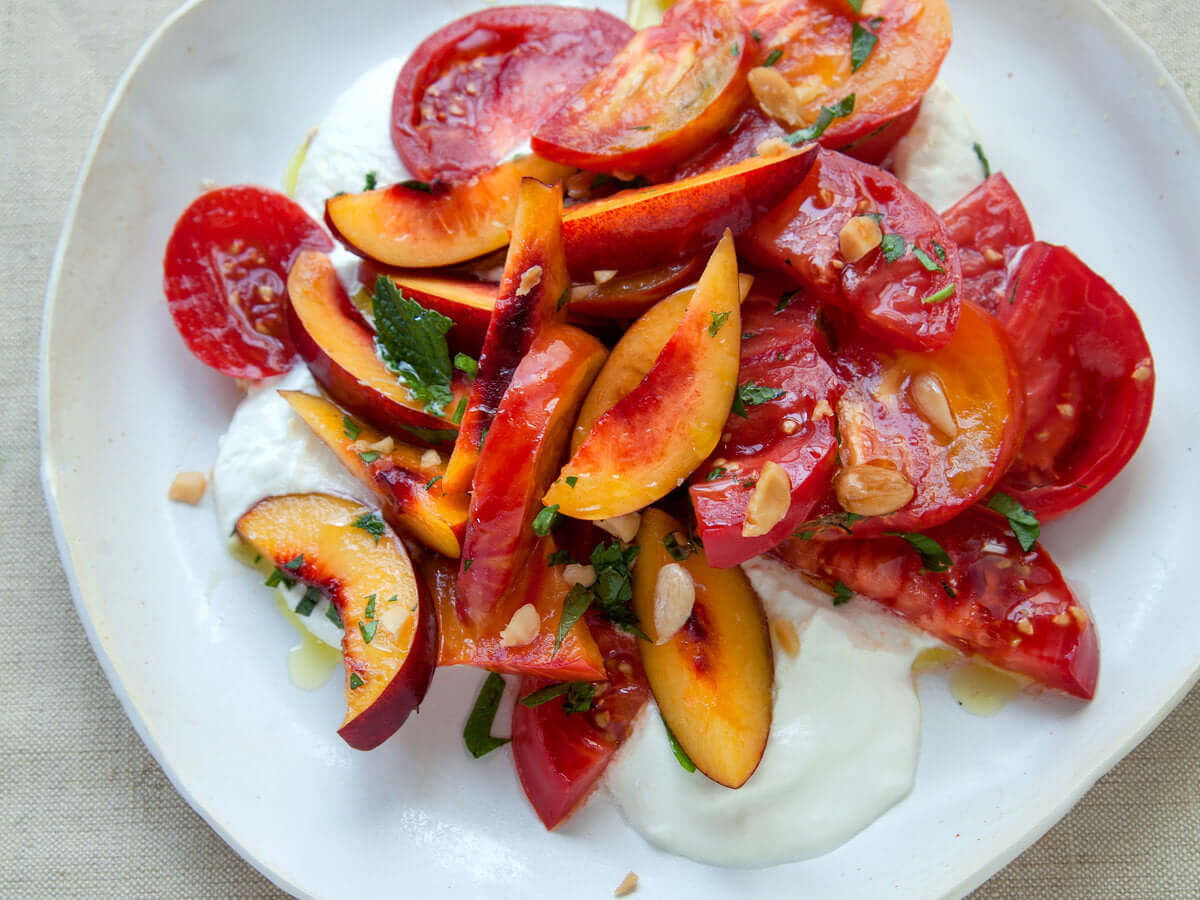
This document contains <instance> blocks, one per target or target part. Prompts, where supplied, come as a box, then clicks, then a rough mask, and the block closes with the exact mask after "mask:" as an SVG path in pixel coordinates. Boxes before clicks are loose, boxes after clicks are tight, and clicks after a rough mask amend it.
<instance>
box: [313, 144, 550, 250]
mask: <svg viewBox="0 0 1200 900" xmlns="http://www.w3.org/2000/svg"><path fill="white" fill-rule="evenodd" d="M570 171H571V170H570V169H569V168H566V167H564V166H560V165H558V164H557V163H552V162H549V161H547V160H544V159H542V158H541V157H539V156H536V155H534V154H530V155H528V156H522V157H518V158H517V159H515V160H513V161H512V162H509V163H504V164H503V165H499V166H497V167H496V168H494V169H492V170H491V171H488V172H485V173H484V174H482V175H480V176H479V177H477V178H474V179H472V180H471V181H466V182H462V183H460V184H455V185H441V184H434V185H419V186H412V184H411V183H409V182H402V183H401V184H394V185H392V186H391V187H387V188H381V189H379V190H375V191H364V192H363V193H361V194H342V195H341V196H340V197H330V198H329V199H328V200H326V201H325V222H326V224H328V225H329V230H330V231H332V232H333V234H334V236H335V237H337V238H338V239H340V240H341V241H342V242H343V243H345V244H346V245H347V246H348V247H349V249H350V250H352V251H353V252H355V253H357V254H358V255H359V256H364V257H367V258H368V259H375V260H378V261H379V262H381V263H384V264H385V265H389V266H402V267H404V268H409V269H419V268H424V267H435V266H450V265H454V264H455V263H460V262H465V261H466V260H468V259H474V258H475V257H477V256H482V255H483V254H485V253H491V252H492V251H493V250H499V249H500V248H501V247H503V246H504V245H505V244H507V243H508V230H509V228H510V227H511V226H512V224H513V217H514V216H515V215H516V211H517V192H518V187H519V186H520V184H521V179H522V178H537V179H538V180H540V181H544V182H546V183H548V184H549V183H553V182H556V181H559V180H560V179H562V178H563V177H565V176H566V175H567V174H569V173H570Z"/></svg>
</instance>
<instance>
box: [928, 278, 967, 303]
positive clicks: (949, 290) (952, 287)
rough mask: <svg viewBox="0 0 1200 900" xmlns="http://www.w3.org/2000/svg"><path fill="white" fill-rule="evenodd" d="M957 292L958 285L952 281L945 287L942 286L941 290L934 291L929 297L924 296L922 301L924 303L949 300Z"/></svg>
mask: <svg viewBox="0 0 1200 900" xmlns="http://www.w3.org/2000/svg"><path fill="white" fill-rule="evenodd" d="M956 293H958V285H957V284H955V283H954V282H953V281H952V282H950V283H949V284H948V285H946V286H945V287H944V288H942V289H941V290H940V291H934V292H933V293H932V294H930V295H929V296H928V297H922V298H921V302H922V303H942V302H944V301H946V300H949V299H950V298H951V297H953V296H954V295H955V294H956Z"/></svg>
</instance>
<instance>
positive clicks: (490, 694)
mask: <svg viewBox="0 0 1200 900" xmlns="http://www.w3.org/2000/svg"><path fill="white" fill-rule="evenodd" d="M502 696H504V679H503V678H501V677H500V676H499V675H497V674H496V673H495V672H492V673H491V674H490V675H488V677H487V678H485V679H484V681H483V686H482V687H481V688H480V689H479V696H478V697H476V698H475V705H474V706H473V707H472V708H471V714H470V715H469V716H467V724H466V725H465V726H463V743H465V744H466V745H467V752H468V753H470V754H471V755H472V756H473V757H475V758H476V759H479V758H480V757H481V756H487V755H488V754H489V753H491V752H492V751H493V750H495V749H496V748H497V747H503V746H504V745H505V744H507V743H508V740H509V739H508V738H498V737H492V723H493V722H494V721H496V710H497V709H498V708H499V706H500V698H501V697H502Z"/></svg>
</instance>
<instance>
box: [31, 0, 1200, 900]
mask: <svg viewBox="0 0 1200 900" xmlns="http://www.w3.org/2000/svg"><path fill="white" fill-rule="evenodd" d="M208 2H209V0H185V2H184V3H183V4H181V5H180V6H179V7H178V8H177V9H175V10H174V11H173V12H171V13H169V14H168V15H167V16H166V17H165V18H164V19H163V20H162V22H160V23H159V25H158V26H157V27H156V28H155V29H154V30H153V31H152V32H151V33H150V34H149V36H147V37H146V39H145V40H144V41H143V42H142V44H141V46H140V47H139V48H138V50H137V52H136V53H135V54H134V55H133V57H132V58H131V59H130V61H129V63H128V64H127V65H126V66H125V68H124V70H123V71H122V73H121V75H120V77H119V79H118V80H117V83H116V85H115V86H114V87H113V90H112V93H111V94H110V95H109V98H108V101H107V102H106V104H105V107H104V109H103V111H102V112H101V114H100V118H99V121H98V122H97V124H96V127H95V129H94V130H93V132H92V136H91V139H90V141H89V144H88V148H87V151H86V152H85V154H84V157H83V160H82V162H81V163H80V169H79V173H78V175H77V176H76V180H75V184H74V186H73V188H72V191H71V197H70V200H69V202H68V204H67V209H66V213H65V215H64V218H63V225H62V228H61V230H60V232H59V237H58V241H57V243H56V247H55V251H54V255H53V257H52V259H51V264H50V273H49V276H48V280H47V287H46V293H45V299H44V302H43V308H42V321H41V334H40V340H39V343H38V385H37V398H38V441H39V448H40V465H39V480H40V482H41V486H42V493H43V499H44V500H45V503H46V507H47V512H48V514H49V519H50V526H51V531H52V533H53V535H54V541H55V546H56V549H57V551H58V556H59V559H60V561H61V563H62V567H63V573H64V575H65V577H66V580H67V584H68V587H69V589H70V592H71V598H72V601H73V603H74V606H75V611H76V614H77V615H78V617H79V620H80V624H81V625H82V626H83V630H84V633H85V634H86V635H87V638H88V643H89V644H90V645H91V648H92V652H93V653H94V654H95V656H96V659H97V661H98V662H99V664H100V668H101V670H102V671H103V672H104V675H105V678H106V679H107V681H108V684H109V687H110V689H111V690H112V691H113V693H114V695H115V696H116V698H117V700H118V701H119V702H120V704H121V707H122V709H123V711H124V713H125V716H126V718H127V719H128V720H129V722H130V724H132V726H133V728H134V731H135V732H136V733H137V735H138V737H139V738H140V739H141V741H142V744H143V745H144V746H145V748H146V749H147V751H149V753H150V754H151V756H153V757H154V760H155V762H156V763H158V765H159V767H160V768H161V769H162V771H163V774H164V775H166V777H167V779H168V780H169V781H170V782H171V785H172V787H173V788H174V789H175V790H176V792H177V793H178V794H179V795H180V797H182V798H183V799H184V801H185V802H186V803H187V804H188V806H189V807H191V809H192V810H193V811H194V812H195V813H196V814H197V815H199V816H200V817H201V818H202V819H203V820H204V821H205V823H206V824H207V825H208V826H209V827H210V828H212V829H213V831H215V832H216V833H217V835H218V836H219V837H220V838H221V839H222V840H223V841H224V842H225V843H226V844H227V845H228V846H229V847H230V848H231V849H232V850H233V851H234V852H235V853H237V854H238V856H239V857H241V858H242V859H243V860H245V861H246V862H247V863H248V864H249V865H251V866H252V867H253V868H254V869H255V870H256V871H258V872H259V873H260V874H261V875H263V876H264V877H265V878H267V879H268V880H269V881H270V882H271V883H272V884H274V885H275V886H276V887H278V888H280V889H281V890H284V891H286V892H288V893H289V894H292V895H293V896H304V897H307V896H311V895H310V894H309V893H308V892H306V891H304V890H303V889H302V888H300V887H299V886H297V885H295V884H294V883H293V882H291V881H290V880H289V879H288V878H287V877H286V875H285V874H284V872H283V871H282V870H280V871H276V870H274V869H271V868H268V867H267V865H266V863H265V862H264V861H262V860H260V859H258V858H257V857H256V856H255V855H254V854H253V853H251V852H250V851H249V850H248V848H247V847H246V846H245V845H244V844H243V843H242V842H241V841H240V840H239V839H238V838H237V837H236V836H235V835H234V834H233V832H232V831H231V830H230V829H229V828H227V827H226V826H225V825H224V823H222V822H221V821H220V820H218V819H217V818H216V817H215V814H214V813H212V812H211V811H210V810H209V809H208V808H207V807H206V806H205V805H204V804H202V803H201V802H200V801H199V800H198V799H197V797H196V796H195V794H194V793H193V792H192V791H191V790H190V789H189V788H188V786H187V785H186V784H185V783H184V782H183V779H182V776H181V775H180V773H179V772H178V771H176V769H175V767H174V766H173V765H172V763H171V760H170V759H169V758H168V757H167V755H166V754H165V752H164V751H163V748H162V747H161V746H160V744H159V742H158V741H157V740H156V739H155V737H154V736H153V734H152V732H151V729H150V727H149V723H148V721H147V719H146V718H145V716H144V715H143V713H142V711H141V709H140V708H139V707H138V706H137V704H136V703H135V702H134V700H133V698H132V696H131V695H130V693H129V692H128V691H127V690H126V689H125V686H124V683H123V682H122V680H121V679H120V677H119V676H118V674H117V671H116V666H115V664H114V662H113V659H112V657H111V654H110V652H109V647H108V644H107V643H106V641H105V640H104V639H103V638H102V637H101V636H100V634H99V632H98V630H97V627H96V623H95V621H94V619H93V617H92V614H91V608H90V605H89V603H88V601H87V599H86V598H85V597H84V596H83V592H82V591H81V589H80V586H79V581H78V578H77V576H76V573H75V569H74V565H73V563H72V555H71V546H70V544H69V542H68V540H67V536H66V533H65V531H64V529H63V525H62V521H61V514H60V511H59V507H58V503H57V495H56V491H55V483H54V479H53V468H54V466H53V458H54V448H53V447H51V445H50V436H49V398H50V380H51V377H52V375H51V372H50V366H49V351H50V346H51V343H52V337H53V328H52V326H53V321H52V320H53V318H54V316H53V314H54V311H55V307H56V304H57V301H58V293H59V288H60V280H61V275H62V268H63V261H64V259H65V258H66V253H67V249H68V246H69V244H70V243H71V238H72V234H73V232H74V228H75V224H76V217H77V214H78V211H79V205H80V200H81V198H82V195H83V191H84V187H85V186H86V184H87V182H88V180H89V177H90V175H91V174H92V169H93V166H94V164H95V161H96V156H97V154H98V152H99V149H100V146H101V144H102V143H103V141H104V138H105V135H106V134H107V132H108V129H109V126H110V124H111V121H112V118H113V116H114V115H115V113H116V110H117V108H118V107H119V106H120V104H121V103H122V101H123V100H124V99H125V97H126V94H127V93H128V89H129V85H130V83H131V81H132V80H133V77H134V75H135V74H136V73H137V72H138V70H139V69H140V67H141V65H142V63H143V61H144V60H145V58H146V57H147V56H148V55H149V54H150V52H151V51H152V50H153V49H154V48H155V46H156V45H157V44H158V43H159V41H161V40H162V39H163V37H164V36H165V35H166V34H167V33H168V32H169V31H170V30H171V29H173V28H174V27H175V26H176V25H178V24H179V22H180V21H181V20H183V19H184V18H186V17H187V16H188V15H189V14H190V13H191V12H192V11H193V10H195V9H196V8H197V7H199V6H201V5H203V4H205V3H208ZM550 2H554V0H550ZM1068 2H1076V3H1082V4H1084V5H1086V6H1089V7H1092V8H1093V9H1094V10H1095V11H1098V12H1099V13H1100V16H1101V19H1102V23H1103V25H1104V26H1105V27H1106V29H1107V33H1106V37H1109V38H1112V39H1113V40H1115V41H1117V42H1118V43H1119V44H1123V48H1124V49H1125V50H1127V51H1130V55H1131V56H1132V57H1133V58H1134V59H1135V60H1136V61H1137V62H1138V63H1140V64H1142V65H1148V66H1149V68H1150V69H1151V70H1152V71H1153V72H1154V73H1155V74H1156V75H1157V76H1158V78H1159V79H1160V87H1161V88H1162V89H1163V91H1164V98H1165V99H1166V101H1167V104H1168V105H1169V106H1170V108H1171V109H1172V111H1174V112H1175V113H1176V114H1177V115H1179V117H1180V120H1181V125H1182V127H1183V128H1184V129H1185V130H1187V131H1189V132H1191V134H1192V136H1193V137H1194V138H1196V139H1197V140H1198V141H1200V115H1198V112H1197V110H1196V109H1195V108H1194V107H1193V106H1192V104H1191V103H1190V101H1189V100H1188V98H1187V95H1186V94H1185V93H1184V91H1183V88H1182V87H1181V86H1180V84H1179V82H1178V81H1177V80H1176V79H1175V77H1174V76H1173V75H1172V74H1171V72H1170V71H1168V70H1167V68H1166V66H1165V65H1164V64H1163V62H1162V60H1161V59H1160V58H1159V56H1158V54H1157V53H1156V52H1155V50H1154V49H1153V48H1152V47H1151V46H1150V45H1149V43H1147V42H1146V40H1145V39H1144V38H1142V37H1141V35H1139V34H1138V33H1137V32H1136V31H1134V30H1133V28H1132V27H1131V26H1130V25H1128V24H1127V23H1126V22H1125V21H1123V20H1122V19H1120V18H1119V17H1118V16H1117V14H1116V13H1115V12H1114V11H1113V10H1112V9H1111V8H1110V7H1109V6H1108V4H1107V3H1105V2H1104V0H1068ZM1198 683H1200V658H1197V660H1196V662H1195V664H1194V665H1193V667H1192V669H1191V671H1190V672H1185V673H1184V674H1183V676H1182V677H1181V678H1180V679H1179V681H1178V683H1177V684H1176V685H1175V686H1174V689H1173V691H1172V692H1171V694H1170V695H1169V697H1168V698H1167V699H1166V700H1165V701H1164V702H1163V703H1161V704H1159V706H1157V707H1156V708H1155V709H1154V710H1152V711H1151V712H1150V713H1149V714H1148V715H1145V716H1143V717H1141V719H1140V721H1139V722H1138V724H1137V727H1136V728H1134V729H1132V730H1130V731H1129V732H1128V733H1127V734H1126V736H1125V737H1124V738H1123V739H1122V740H1120V741H1118V742H1116V743H1115V744H1114V746H1113V749H1112V751H1111V752H1110V753H1108V754H1106V755H1105V757H1104V758H1103V759H1102V760H1101V761H1099V762H1098V763H1097V764H1096V765H1095V766H1094V767H1093V768H1092V769H1090V770H1088V771H1087V772H1082V773H1080V774H1079V776H1078V777H1077V778H1076V779H1075V780H1074V781H1073V782H1072V784H1071V786H1070V789H1069V790H1067V791H1065V792H1064V793H1063V794H1062V795H1060V796H1061V799H1060V801H1059V802H1057V803H1055V804H1054V805H1053V806H1052V807H1051V808H1050V809H1049V810H1047V812H1046V813H1045V814H1044V815H1043V816H1042V817H1041V818H1040V819H1038V821H1037V822H1036V823H1034V824H1032V825H1030V826H1029V827H1028V828H1027V830H1026V831H1025V833H1024V834H1023V835H1022V837H1021V838H1020V839H1018V840H1016V841H1014V842H1013V843H1011V844H1010V845H1009V846H1008V847H1007V848H1006V849H1005V850H1004V851H1002V852H1000V853H997V854H995V855H994V856H992V857H991V858H990V859H989V860H988V861H987V862H985V863H984V864H983V865H981V866H980V867H979V868H978V869H976V870H975V872H973V873H972V874H971V875H970V876H968V877H966V878H963V879H960V880H958V881H957V883H955V884H952V885H947V886H946V888H945V890H944V892H943V893H942V895H941V896H944V897H956V896H963V895H965V894H967V893H969V892H970V891H972V890H974V889H976V888H977V887H979V886H980V885H982V884H983V883H984V882H986V881H987V880H988V879H990V878H991V877H992V876H993V875H995V874H996V873H997V872H999V871H1000V870H1001V869H1003V868H1004V867H1005V866H1007V865H1008V864H1009V863H1011V862H1012V861H1013V860H1014V859H1016V858H1017V857H1018V856H1020V855H1021V854H1022V853H1024V852H1025V851H1026V850H1027V849H1029V847H1031V846H1032V845H1033V844H1034V843H1036V842H1037V841H1038V840H1040V839H1041V837H1043V836H1044V835H1045V834H1046V832H1048V831H1049V830H1050V828H1052V827H1053V826H1054V825H1055V824H1057V823H1058V822H1059V821H1061V820H1062V819H1063V817H1064V816H1065V815H1066V814H1067V813H1068V812H1070V810H1071V809H1072V808H1073V807H1074V806H1075V805H1076V804H1077V803H1078V802H1079V800H1080V799H1081V798H1082V797H1083V795H1084V794H1086V793H1087V792H1088V791H1089V790H1090V789H1091V788H1092V787H1093V786H1094V785H1095V784H1096V782H1097V781H1098V780H1099V779H1100V778H1102V777H1103V776H1104V775H1105V774H1107V773H1108V772H1109V771H1111V770H1112V768H1113V767H1114V766H1115V765H1116V764H1117V763H1118V762H1120V761H1121V760H1122V759H1124V758H1125V757H1126V756H1127V755H1128V754H1129V753H1130V752H1131V751H1132V750H1133V749H1134V748H1135V747H1137V746H1138V745H1139V744H1140V743H1141V742H1142V741H1143V740H1145V739H1146V738H1147V737H1148V736H1149V734H1150V733H1151V732H1152V731H1153V730H1154V729H1155V728H1157V727H1158V725H1159V724H1161V723H1162V721H1163V720H1164V719H1165V718H1166V717H1167V716H1168V715H1169V714H1170V713H1171V712H1172V711H1173V710H1174V709H1175V708H1176V707H1177V706H1178V705H1179V704H1180V702H1182V700H1183V699H1184V697H1185V696H1186V695H1187V694H1188V693H1189V692H1190V691H1191V689H1192V688H1193V687H1195V686H1196V685H1197V684H1198ZM868 827H869V826H868Z"/></svg>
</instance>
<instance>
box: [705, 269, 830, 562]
mask: <svg viewBox="0 0 1200 900" xmlns="http://www.w3.org/2000/svg"><path fill="white" fill-rule="evenodd" d="M792 293H794V292H792ZM789 300H792V298H790V297H788V296H787V294H784V295H783V299H780V298H779V297H766V296H763V295H761V294H758V292H757V291H756V292H755V293H752V294H751V296H750V297H748V298H747V299H746V301H745V302H744V303H743V304H742V331H743V335H742V361H741V370H740V373H739V375H738V381H739V382H740V383H741V385H743V387H744V386H747V385H753V386H754V387H755V388H757V389H759V390H758V393H757V398H759V399H763V402H758V403H755V402H750V403H749V404H748V405H747V404H745V402H743V405H744V408H745V411H746V415H745V416H741V415H738V414H736V413H735V414H733V415H731V416H730V417H729V421H728V422H727V423H726V425H725V435H724V436H723V437H722V440H721V443H720V444H718V445H717V449H716V450H715V451H714V452H713V455H712V457H710V458H709V460H708V462H706V463H705V464H704V465H702V466H701V467H700V468H699V470H697V472H696V475H695V476H694V477H693V479H692V486H691V488H690V489H689V491H690V493H691V498H692V507H693V508H694V509H695V511H696V522H697V529H698V531H699V533H700V539H701V540H702V541H703V542H704V552H705V554H707V556H708V561H709V563H710V564H712V565H713V566H715V567H717V568H721V569H723V568H727V567H729V566H735V565H737V564H739V563H743V562H745V561H746V560H748V559H750V558H751V557H752V556H757V555H759V554H760V553H765V552H767V551H768V550H770V549H771V548H772V547H774V546H776V545H777V544H779V543H780V542H781V541H783V540H785V539H786V538H788V537H789V536H790V535H791V533H792V531H793V530H794V529H795V527H796V525H797V524H798V523H799V522H801V521H803V520H804V518H805V516H807V515H808V513H809V511H810V510H812V508H813V506H814V505H816V503H817V502H818V501H819V500H821V499H822V498H823V497H824V496H825V494H826V492H827V491H828V489H829V480H830V478H832V477H833V472H834V469H835V468H836V465H837V437H836V435H835V432H834V423H835V421H836V420H835V419H834V414H833V410H834V408H835V407H836V406H837V402H838V398H839V397H840V396H841V394H842V384H841V382H840V380H839V379H838V378H837V377H836V376H835V375H834V373H833V371H832V370H831V369H830V368H829V364H828V363H826V362H825V360H824V359H823V358H822V357H821V354H820V353H818V352H817V346H816V339H817V333H816V327H815V326H816V311H815V309H814V308H812V307H811V306H809V305H806V304H804V303H801V302H798V301H793V302H791V303H790V305H789V302H788V301H789ZM762 389H765V391H764V390H762ZM777 391H779V392H782V393H780V394H779V395H778V396H772V395H773V394H774V393H775V392H777ZM750 399H751V401H753V400H754V399H756V395H754V394H751V395H750ZM818 407H820V408H818ZM768 461H770V462H774V463H777V464H778V465H780V466H782V467H783V469H784V471H785V472H786V473H787V476H788V481H789V482H790V483H791V505H790V506H789V507H788V510H787V514H786V515H785V516H784V517H783V519H782V520H780V521H779V523H778V524H776V525H775V526H774V527H773V528H772V529H771V530H770V531H769V532H768V533H767V534H764V535H760V536H756V537H747V536H743V534H742V528H743V525H744V524H745V520H746V507H747V506H748V505H749V503H750V497H751V495H752V494H753V493H754V486H755V480H756V478H757V476H758V473H759V472H760V471H761V469H762V467H763V465H764V464H765V463H767V462H768Z"/></svg>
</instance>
